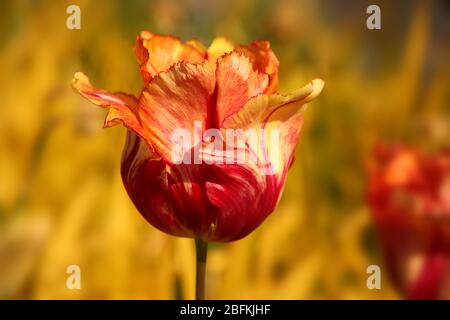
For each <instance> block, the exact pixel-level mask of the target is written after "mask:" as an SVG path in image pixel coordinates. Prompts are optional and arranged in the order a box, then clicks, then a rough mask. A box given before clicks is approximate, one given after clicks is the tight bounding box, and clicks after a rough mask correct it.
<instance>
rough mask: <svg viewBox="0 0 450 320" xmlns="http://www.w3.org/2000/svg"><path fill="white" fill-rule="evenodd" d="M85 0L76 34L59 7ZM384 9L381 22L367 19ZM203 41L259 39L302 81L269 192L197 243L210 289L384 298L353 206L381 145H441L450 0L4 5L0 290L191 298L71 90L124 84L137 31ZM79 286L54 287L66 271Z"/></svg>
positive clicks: (222, 293)
mask: <svg viewBox="0 0 450 320" xmlns="http://www.w3.org/2000/svg"><path fill="white" fill-rule="evenodd" d="M70 4H77V5H79V6H80V8H81V30H68V29H67V28H66V19H67V17H68V15H67V14H66V8H67V6H68V5H70ZM370 4H378V5H379V6H380V7H381V15H382V30H379V31H378V30H374V31H370V30H367V28H366V19H367V14H366V8H367V7H368V6H369V5H370ZM145 29H148V30H151V31H153V32H157V33H163V34H166V33H171V34H175V35H177V36H180V37H182V38H183V39H185V40H187V39H190V38H193V37H197V38H199V39H200V40H202V41H203V43H204V44H205V45H208V44H209V43H210V41H211V40H212V39H213V38H214V37H215V36H217V35H223V36H226V37H228V38H229V39H231V40H232V41H234V42H236V43H248V42H251V41H252V40H254V39H256V38H263V39H268V40H270V41H271V45H272V48H273V50H274V52H275V53H276V54H277V56H278V58H279V60H280V62H281V66H280V68H281V69H280V91H281V92H289V90H292V89H295V88H298V87H300V86H302V85H303V84H305V83H307V82H308V81H309V80H311V79H312V78H315V77H321V78H323V79H324V80H325V82H326V87H325V90H324V92H323V94H322V95H321V96H320V97H319V98H318V99H317V100H316V101H314V102H313V103H311V105H310V108H309V109H308V111H307V113H306V121H305V127H304V130H303V132H302V138H301V142H300V145H299V146H298V148H297V154H296V156H297V159H296V162H295V164H294V166H293V167H292V169H291V171H290V174H289V175H288V180H287V185H286V189H285V192H284V195H283V197H282V199H281V203H280V205H279V207H278V208H277V210H276V211H275V213H274V214H273V215H271V216H270V217H269V218H268V219H267V220H266V222H265V223H264V224H263V225H262V226H261V227H260V228H259V229H258V230H257V231H256V232H254V233H253V234H251V235H250V236H248V237H247V238H245V239H243V240H240V241H237V242H234V243H229V244H221V245H211V246H210V250H209V257H208V275H207V294H208V297H209V298H216V299H222V298H237V299H241V298H256V299H259V298H268V299H354V298H356V299H397V298H401V297H402V296H401V295H400V294H399V293H398V292H396V291H395V290H394V288H393V287H392V286H391V285H390V282H389V279H388V277H387V274H386V273H382V289H381V290H369V289H367V287H366V279H367V276H368V275H367V274H366V268H367V266H369V265H371V264H377V265H380V266H381V268H382V272H383V265H384V263H383V259H382V255H381V253H380V250H379V247H378V244H377V241H376V237H375V232H374V227H373V224H372V221H371V216H370V213H369V209H368V207H367V204H366V201H365V190H366V180H367V174H366V172H367V170H366V166H367V162H368V161H370V157H371V153H372V150H373V147H374V145H375V144H376V143H377V142H378V141H387V142H401V143H407V144H412V145H415V146H418V147H420V148H422V149H426V150H430V151H433V150H437V149H441V148H444V147H449V144H450V143H449V137H450V128H449V123H450V90H449V89H450V84H449V82H450V81H449V79H450V75H449V74H450V73H449V71H450V68H449V57H450V41H449V39H450V37H449V30H450V5H449V3H448V1H426V0H424V1H409V0H399V1H397V0H396V1H393V0H392V1H363V0H361V1H350V0H345V1H342V0H340V1H334V0H303V1H295V0H278V1H268V0H262V1H257V0H224V1H202V0H183V1H174V0H154V1H144V0H137V1H125V0H123V1H105V0H99V1H76V0H72V1H44V0H35V1H31V0H30V1H25V0H17V1H12V0H10V1H1V2H0V98H1V99H0V102H1V103H0V299H17V298H25V299H93V298H99V299H122V298H124V299H173V298H183V299H184V298H193V297H194V273H195V265H194V260H195V250H194V243H193V241H192V240H189V239H180V238H174V237H170V236H167V235H165V234H163V233H161V232H159V231H157V230H156V229H154V228H153V227H151V226H150V225H148V224H147V223H146V222H145V220H144V219H143V218H142V217H141V216H140V215H139V213H138V212H137V211H136V210H135V209H134V207H133V205H132V204H131V201H130V200H129V199H128V197H127V196H126V193H125V191H124V188H123V186H122V183H121V179H120V174H119V165H120V153H121V149H122V144H123V142H124V137H125V130H124V129H123V128H122V127H120V126H118V127H115V128H112V129H109V130H102V129H101V125H102V122H103V117H104V112H105V111H104V110H101V109H100V108H96V107H94V106H92V105H90V104H89V102H87V101H86V100H84V99H82V98H81V97H80V96H78V95H77V94H75V93H74V92H73V91H72V89H71V87H70V83H71V79H72V76H73V74H74V73H75V72H76V71H79V70H82V71H84V72H85V73H86V74H87V75H89V77H90V79H91V81H92V82H93V83H94V84H95V85H96V86H99V87H101V88H107V89H108V90H111V91H115V90H121V91H126V92H132V93H135V94H137V93H138V92H139V90H140V89H141V85H142V80H141V78H140V74H139V71H138V67H137V63H136V61H135V58H134V55H133V52H132V46H133V44H134V41H135V38H136V36H137V35H138V34H139V32H140V31H141V30H145ZM73 264H75V265H79V266H80V268H81V290H68V289H67V288H66V279H67V277H68V274H66V268H67V266H68V265H73Z"/></svg>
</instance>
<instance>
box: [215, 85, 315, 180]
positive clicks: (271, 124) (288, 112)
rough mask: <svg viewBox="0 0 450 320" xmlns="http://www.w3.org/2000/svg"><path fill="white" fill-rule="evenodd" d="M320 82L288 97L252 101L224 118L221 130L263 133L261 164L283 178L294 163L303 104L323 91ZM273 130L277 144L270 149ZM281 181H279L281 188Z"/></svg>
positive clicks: (267, 97) (301, 122) (276, 95)
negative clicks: (276, 133)
mask: <svg viewBox="0 0 450 320" xmlns="http://www.w3.org/2000/svg"><path fill="white" fill-rule="evenodd" d="M323 85H324V83H323V81H322V80H320V79H315V80H313V81H312V82H310V83H309V84H308V85H306V86H305V87H303V88H301V89H299V90H296V91H294V92H293V93H291V94H290V95H288V96H283V95H280V94H273V95H260V96H257V97H255V98H253V99H251V100H250V101H249V102H248V103H247V104H246V105H245V106H244V107H243V108H242V109H241V110H240V111H239V112H237V113H236V114H233V115H231V116H230V117H228V118H226V119H225V121H224V123H223V127H224V128H230V129H239V128H241V129H249V128H253V129H255V130H257V131H258V133H260V132H261V131H259V129H265V130H266V133H265V138H263V139H261V140H259V141H263V142H262V143H259V145H258V148H259V150H258V151H257V153H258V154H259V155H262V157H263V158H262V159H261V161H263V162H264V163H265V164H268V165H271V166H274V167H273V171H274V172H276V173H278V176H279V178H283V176H285V175H283V174H282V173H284V172H285V171H286V170H287V169H288V168H289V166H290V164H291V162H292V160H293V153H294V149H295V146H296V144H297V141H298V136H299V133H300V130H301V126H302V124H303V112H304V110H305V107H306V106H305V104H306V103H307V102H309V101H311V100H313V99H314V98H315V97H317V96H318V95H319V93H320V92H321V91H322V88H323ZM273 129H276V130H277V132H279V140H278V141H279V142H278V143H276V144H275V145H274V146H273V147H272V145H271V144H270V143H268V141H270V135H271V134H274V132H275V131H272V130H273ZM283 182H284V181H283V180H282V179H281V180H280V181H279V183H280V184H282V183H283Z"/></svg>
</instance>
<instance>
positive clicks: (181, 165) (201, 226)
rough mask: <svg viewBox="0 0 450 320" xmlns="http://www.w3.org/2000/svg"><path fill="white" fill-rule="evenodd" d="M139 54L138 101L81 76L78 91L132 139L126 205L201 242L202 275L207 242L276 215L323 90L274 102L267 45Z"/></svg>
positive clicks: (160, 47)
mask: <svg viewBox="0 0 450 320" xmlns="http://www.w3.org/2000/svg"><path fill="white" fill-rule="evenodd" d="M134 51H135V54H136V57H137V60H138V63H139V66H140V72H141V74H142V77H143V81H144V86H143V89H142V91H141V93H140V95H139V96H138V97H135V96H133V95H129V94H126V93H122V92H118V93H110V92H107V91H105V90H102V89H98V88H95V87H93V86H92V85H91V83H90V82H89V80H88V78H87V77H86V76H85V75H84V74H82V73H80V72H78V73H76V74H75V76H74V79H73V87H74V88H75V89H76V90H77V91H78V92H79V93H80V94H81V95H82V96H83V97H85V98H87V99H88V100H90V101H91V102H93V103H94V104H96V105H98V106H101V107H107V108H109V111H108V113H107V115H106V119H105V122H104V127H111V126H114V125H116V124H119V123H120V124H122V125H124V126H125V127H126V128H127V129H128V130H127V139H126V144H125V147H124V150H123V154H122V165H121V174H122V178H123V183H124V185H125V188H126V190H127V192H128V195H129V196H130V198H131V200H132V201H133V203H134V204H135V206H136V208H137V209H138V211H139V212H140V213H141V214H142V215H143V216H144V218H145V219H146V220H147V221H148V222H149V223H150V224H152V225H153V226H155V227H156V228H158V229H159V230H161V231H163V232H166V233H168V234H170V235H174V236H180V237H190V238H195V239H197V241H196V243H197V251H198V257H199V258H198V259H200V260H203V261H200V262H202V263H200V269H201V268H203V267H204V263H205V262H206V243H207V242H228V241H233V240H237V239H240V238H242V237H245V236H246V235H248V234H249V233H250V232H252V231H253V230H254V229H255V228H257V227H258V226H259V225H260V224H261V223H262V222H263V221H264V219H265V218H266V217H267V216H268V215H269V214H270V213H271V212H273V210H274V209H275V207H276V205H277V203H278V201H279V199H280V196H281V193H282V190H283V186H284V183H285V180H286V174H287V170H288V168H289V167H290V165H291V164H292V162H293V159H294V149H295V146H296V144H297V141H298V137H299V133H300V130H301V127H302V124H303V113H304V110H305V104H306V103H307V102H309V101H311V100H312V99H314V98H315V97H316V96H317V95H318V94H319V93H320V91H321V90H322V87H323V82H322V80H319V79H316V80H313V81H311V82H310V83H309V84H308V85H306V86H305V87H303V88H301V89H298V90H296V91H294V92H292V93H291V94H288V95H281V94H278V93H276V89H277V83H278V64H279V63H278V60H277V58H276V56H275V54H274V53H273V52H272V50H271V49H270V46H269V43H268V42H267V41H255V42H253V43H252V44H250V45H240V46H235V45H234V44H232V43H231V42H230V41H228V40H226V39H224V38H216V39H215V40H214V41H213V42H212V44H211V45H210V47H209V48H205V47H204V46H203V45H202V44H201V43H200V42H198V41H197V40H190V41H187V42H183V41H181V40H180V39H178V38H176V37H173V36H165V35H157V34H153V33H151V32H148V31H144V32H142V33H141V34H140V35H139V36H138V38H137V41H136V45H135V47H134ZM117 76H120V75H117ZM180 130H181V133H182V134H185V135H184V136H183V135H181V136H179V135H177V133H179V132H180ZM230 132H231V133H232V134H231V135H230ZM239 132H240V133H242V132H244V133H248V132H253V133H255V135H251V134H250V135H247V134H244V135H242V134H241V135H239V134H237V135H233V133H239ZM272 133H276V135H275V134H274V136H275V137H276V138H277V139H276V141H275V142H276V143H275V144H272V143H270V142H271V141H272V140H273V139H271V135H272ZM186 135H187V136H188V138H189V139H188V141H187V140H186V139H184V138H186ZM239 137H241V138H240V139H238V138H239ZM180 139H181V140H183V141H182V142H180ZM238 140H239V141H238ZM272 142H273V141H272ZM211 145H212V147H211ZM219 149H223V150H219ZM220 151H223V152H220ZM177 155H178V156H177ZM180 155H181V157H180ZM180 160H187V161H180ZM197 272H200V273H203V272H204V270H197ZM199 289H201V288H199ZM200 296H202V294H200Z"/></svg>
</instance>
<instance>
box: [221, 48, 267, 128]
mask: <svg viewBox="0 0 450 320" xmlns="http://www.w3.org/2000/svg"><path fill="white" fill-rule="evenodd" d="M216 78H217V107H216V108H217V109H216V111H217V121H218V123H217V124H216V127H220V125H221V124H222V122H223V120H224V119H225V118H227V117H229V116H230V115H232V114H234V113H236V112H237V111H239V110H240V109H241V108H242V107H243V106H244V105H245V104H246V103H247V101H248V100H249V99H251V98H252V97H255V96H257V95H260V94H262V93H263V92H264V90H265V89H266V88H267V85H268V77H267V75H266V74H264V73H260V72H259V71H258V70H254V69H253V65H252V63H251V61H250V59H249V58H248V57H247V56H245V55H243V54H239V53H236V52H232V53H230V54H226V55H225V56H223V57H221V58H220V59H219V60H218V62H217V70H216Z"/></svg>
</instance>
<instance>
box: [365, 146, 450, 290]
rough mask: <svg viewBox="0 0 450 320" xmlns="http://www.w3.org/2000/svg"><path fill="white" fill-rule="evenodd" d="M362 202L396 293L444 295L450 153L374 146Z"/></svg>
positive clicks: (449, 265) (449, 249)
mask: <svg viewBox="0 0 450 320" xmlns="http://www.w3.org/2000/svg"><path fill="white" fill-rule="evenodd" d="M368 201H369V204H370V207H371V209H372V212H373V217H374V220H375V224H376V227H377V231H378V235H379V238H380V241H381V247H382V249H383V252H384V256H385V260H386V264H387V268H388V271H389V274H390V276H391V279H392V281H393V283H394V285H395V286H396V287H397V288H398V289H399V291H400V292H401V293H403V294H404V295H405V296H406V297H407V298H410V299H450V152H447V151H442V152H440V153H437V154H435V155H426V154H424V153H422V152H420V151H418V150H414V149H412V148H408V147H384V146H383V147H381V146H380V147H379V148H378V149H377V151H376V154H375V161H374V163H373V164H372V166H371V170H370V182H369V189H368Z"/></svg>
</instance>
